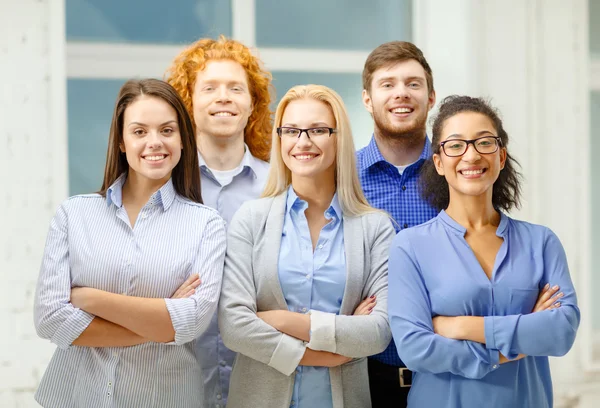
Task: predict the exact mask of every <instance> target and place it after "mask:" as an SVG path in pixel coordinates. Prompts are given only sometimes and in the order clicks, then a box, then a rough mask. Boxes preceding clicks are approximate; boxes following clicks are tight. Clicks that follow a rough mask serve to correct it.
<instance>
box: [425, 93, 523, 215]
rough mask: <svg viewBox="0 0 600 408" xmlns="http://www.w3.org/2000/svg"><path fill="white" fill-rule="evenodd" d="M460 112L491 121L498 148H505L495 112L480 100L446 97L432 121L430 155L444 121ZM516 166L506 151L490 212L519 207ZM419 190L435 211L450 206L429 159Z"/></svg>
mask: <svg viewBox="0 0 600 408" xmlns="http://www.w3.org/2000/svg"><path fill="white" fill-rule="evenodd" d="M462 112H475V113H480V114H482V115H485V116H487V117H488V118H489V119H490V121H492V123H493V125H494V128H495V129H496V132H497V133H498V136H499V137H500V141H501V144H500V147H503V148H506V147H508V133H506V130H504V126H503V125H502V119H500V116H499V115H498V111H497V110H496V109H494V108H493V107H492V106H491V105H490V104H489V103H488V102H487V101H485V100H483V99H481V98H472V97H470V96H459V95H450V96H448V97H446V98H445V99H444V100H443V101H442V103H441V105H440V106H439V112H438V114H437V116H436V117H435V119H434V121H433V127H432V134H433V136H432V139H431V150H432V154H440V151H441V149H440V138H441V136H442V129H443V127H444V123H445V122H446V120H447V119H449V118H451V117H453V116H455V115H457V114H459V113H462ZM518 165H519V163H518V162H517V161H516V160H515V159H514V158H513V157H512V156H511V155H510V154H509V153H508V150H507V151H506V163H505V164H504V168H503V169H502V170H501V171H500V174H499V175H498V179H497V180H496V181H495V182H494V186H493V192H492V205H493V206H494V208H496V209H502V210H506V211H509V210H510V209H511V208H513V207H516V208H519V207H520V202H521V174H520V173H519V171H518V170H517V167H518ZM419 186H420V190H421V196H422V197H423V199H425V200H426V201H427V202H428V203H429V204H431V206H433V207H434V208H437V209H438V210H443V209H446V208H448V204H450V190H449V187H448V182H447V181H446V178H445V177H444V176H440V175H439V174H438V172H437V171H436V169H435V164H434V163H433V159H432V158H431V157H430V158H429V159H428V160H427V161H425V163H423V167H422V168H421V176H420V179H419Z"/></svg>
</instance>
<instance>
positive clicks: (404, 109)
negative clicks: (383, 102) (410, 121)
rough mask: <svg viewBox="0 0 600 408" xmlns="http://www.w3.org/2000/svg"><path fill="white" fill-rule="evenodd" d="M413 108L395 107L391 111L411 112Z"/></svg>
mask: <svg viewBox="0 0 600 408" xmlns="http://www.w3.org/2000/svg"><path fill="white" fill-rule="evenodd" d="M413 110H414V109H412V108H395V109H392V113H411V112H412V111H413Z"/></svg>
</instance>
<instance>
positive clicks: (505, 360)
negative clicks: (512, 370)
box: [498, 353, 527, 364]
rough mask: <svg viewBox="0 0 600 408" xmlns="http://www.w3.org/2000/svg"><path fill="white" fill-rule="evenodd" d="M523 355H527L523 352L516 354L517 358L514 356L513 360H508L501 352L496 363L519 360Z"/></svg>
mask: <svg viewBox="0 0 600 408" xmlns="http://www.w3.org/2000/svg"><path fill="white" fill-rule="evenodd" d="M525 357H527V356H526V355H525V354H519V355H518V356H517V358H515V359H514V360H509V359H508V358H506V357H504V355H503V354H502V353H500V358H499V359H498V364H506V363H510V362H511V361H517V360H520V359H522V358H525Z"/></svg>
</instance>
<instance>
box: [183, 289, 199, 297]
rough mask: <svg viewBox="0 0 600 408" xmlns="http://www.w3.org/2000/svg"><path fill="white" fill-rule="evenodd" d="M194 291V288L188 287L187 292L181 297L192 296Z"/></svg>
mask: <svg viewBox="0 0 600 408" xmlns="http://www.w3.org/2000/svg"><path fill="white" fill-rule="evenodd" d="M194 293H196V290H195V289H190V290H189V291H188V292H187V293H186V294H185V296H183V297H184V298H188V297H190V296H192V295H193V294H194Z"/></svg>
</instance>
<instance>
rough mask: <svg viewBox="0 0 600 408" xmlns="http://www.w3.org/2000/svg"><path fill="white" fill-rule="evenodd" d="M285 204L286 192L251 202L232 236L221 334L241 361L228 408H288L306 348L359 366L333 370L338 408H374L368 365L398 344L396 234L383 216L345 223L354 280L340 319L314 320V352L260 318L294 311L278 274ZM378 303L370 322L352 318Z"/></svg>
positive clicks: (323, 317)
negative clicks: (368, 303)
mask: <svg viewBox="0 0 600 408" xmlns="http://www.w3.org/2000/svg"><path fill="white" fill-rule="evenodd" d="M286 197H287V194H286V193H285V192H284V193H282V194H280V195H279V196H277V197H275V198H262V199H259V200H252V201H247V202H246V203H244V204H243V205H242V207H240V209H239V210H238V211H237V212H236V214H235V215H234V217H233V219H232V221H231V224H230V225H229V228H228V240H227V255H226V259H225V270H224V275H223V287H222V290H221V298H220V301H219V329H220V332H221V336H222V338H223V342H224V343H225V346H227V347H228V348H230V349H231V350H233V351H236V352H237V353H238V355H237V357H236V360H235V363H234V365H233V371H232V373H231V383H230V386H229V396H228V399H227V407H228V408H254V407H257V408H258V407H260V408H288V407H289V406H290V402H291V399H292V393H293V389H294V375H295V372H296V371H295V370H296V368H297V366H298V363H299V362H300V360H301V359H302V356H303V355H304V352H305V350H306V347H310V348H311V349H317V350H325V351H330V352H333V353H337V354H341V355H344V356H347V357H353V358H354V360H352V361H350V362H349V363H346V364H344V365H342V366H338V367H333V368H330V369H329V374H330V379H331V391H332V396H333V407H334V408H365V407H370V406H371V399H370V394H369V381H368V376H367V360H366V358H365V357H367V356H370V355H373V354H377V353H380V352H382V351H383V350H384V349H385V348H386V347H387V345H388V344H389V342H390V340H391V333H390V328H389V325H388V321H387V262H388V251H389V246H390V244H391V240H392V238H393V236H394V228H393V227H392V223H391V221H390V219H389V218H388V217H387V216H385V215H384V214H381V213H372V214H368V215H363V216H360V217H348V216H344V217H343V223H344V249H345V254H346V268H347V273H346V288H345V291H344V298H343V300H342V305H341V309H340V314H339V315H334V314H329V313H322V312H313V313H314V315H313V314H311V341H310V343H308V344H307V343H306V342H303V341H302V340H299V339H296V338H294V337H291V336H288V335H287V334H283V333H281V332H279V331H277V330H275V329H274V328H273V327H271V326H270V325H268V324H267V323H265V322H264V321H263V320H261V319H260V318H258V317H257V316H256V312H259V311H266V310H288V308H287V305H286V302H285V299H284V296H283V291H282V289H281V286H280V284H279V274H278V270H277V264H278V258H279V248H280V245H281V235H282V231H283V221H284V215H285V206H286ZM371 295H376V296H377V305H376V306H375V308H374V309H373V311H372V312H371V314H370V315H368V316H352V313H353V312H354V309H355V308H356V307H357V306H358V304H359V303H360V302H361V301H362V300H363V299H364V298H365V297H367V296H371ZM315 408H316V407H315Z"/></svg>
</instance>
